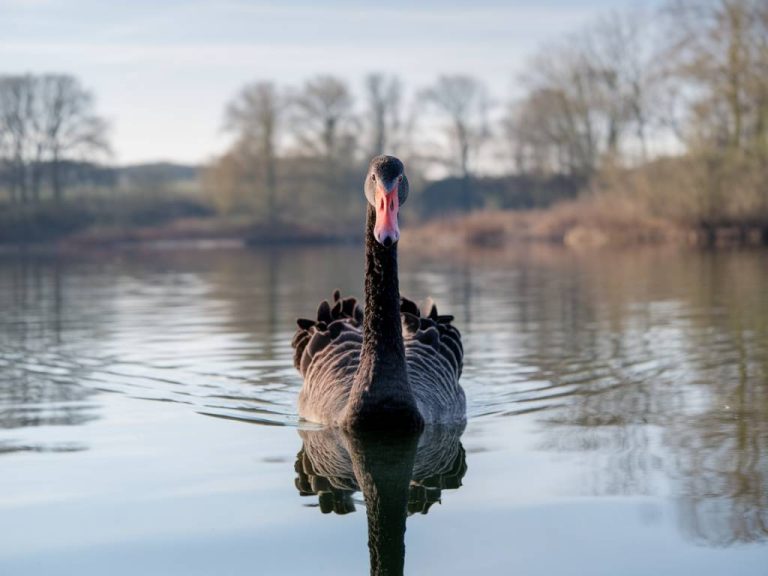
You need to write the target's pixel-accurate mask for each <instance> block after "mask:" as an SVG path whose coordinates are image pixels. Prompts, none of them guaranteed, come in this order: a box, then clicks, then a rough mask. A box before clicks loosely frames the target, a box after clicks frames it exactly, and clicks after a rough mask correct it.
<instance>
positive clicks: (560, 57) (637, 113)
mask: <svg viewBox="0 0 768 576" xmlns="http://www.w3.org/2000/svg"><path fill="white" fill-rule="evenodd" d="M641 22H642V18H641V17H640V16H639V15H636V14H632V15H629V14H624V15H621V14H616V13H614V14H611V15H609V16H606V17H604V18H601V19H599V20H597V21H596V22H595V23H593V24H591V25H589V26H588V27H586V28H584V29H582V30H581V31H579V32H578V33H576V34H574V35H572V36H570V37H569V38H568V40H567V42H561V43H557V44H555V45H553V46H548V47H547V48H546V49H544V50H542V51H541V52H540V53H539V54H538V55H537V56H536V57H535V58H534V59H533V60H532V61H531V63H530V64H529V66H528V70H527V72H526V74H525V75H524V77H523V83H524V85H527V87H528V93H527V94H526V96H525V97H524V98H523V99H522V100H521V101H519V102H517V103H515V104H514V105H513V106H511V107H510V112H509V114H508V116H507V118H506V119H505V122H504V125H505V127H506V131H507V136H508V138H509V139H510V141H511V142H512V145H513V146H512V147H513V154H514V156H515V158H516V159H517V162H518V169H523V170H525V169H528V168H532V169H533V170H534V171H544V172H548V171H556V172H562V173H568V174H573V175H579V176H589V175H591V174H592V173H593V172H594V171H595V170H596V169H597V168H598V165H599V164H600V162H601V160H602V159H604V158H610V159H611V160H613V161H616V160H627V159H628V157H629V155H628V148H630V145H631V147H632V148H634V149H636V150H639V154H638V156H639V157H640V159H641V160H644V159H645V158H646V157H647V149H646V143H647V139H648V128H649V124H650V112H649V105H648V100H649V98H650V94H651V91H652V89H653V86H654V82H655V75H657V74H658V73H657V71H656V70H655V68H654V66H653V65H652V58H651V56H650V51H649V50H648V45H647V44H648V42H647V40H646V36H645V29H643V28H641Z"/></svg>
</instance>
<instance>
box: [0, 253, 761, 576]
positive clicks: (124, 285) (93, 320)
mask: <svg viewBox="0 0 768 576" xmlns="http://www.w3.org/2000/svg"><path fill="white" fill-rule="evenodd" d="M362 265H363V263H362V250H361V249H359V248H354V247H345V248H323V249H319V248H318V249H304V248H301V249H284V250H274V251H267V250H262V251H259V250H253V251H248V250H240V249H229V250H224V249H207V250H180V249H164V250H152V251H143V252H142V251H131V252H119V253H105V254H92V255H88V256H59V257H56V258H53V257H42V256H28V257H17V256H7V255H6V256H2V257H0V310H1V311H2V315H1V316H0V574H3V575H27V574H36V575H37V574H45V575H58V574H110V575H123V574H126V575H127V574H142V575H154V574H157V575H173V574H184V575H189V574H228V575H229V574H314V575H318V574H364V573H367V572H368V570H369V563H370V561H371V558H370V555H369V548H368V536H369V533H368V530H369V523H368V522H367V519H366V498H367V496H368V494H369V492H371V491H372V490H371V486H370V485H368V486H366V485H363V486H361V485H360V481H359V480H360V475H359V473H360V471H361V470H363V471H364V472H370V474H369V480H368V482H369V483H370V481H371V480H370V479H371V478H372V479H373V480H372V481H373V482H374V483H376V482H379V484H378V485H377V486H378V488H379V490H378V493H379V494H380V496H381V498H382V499H383V500H382V501H380V502H378V503H377V504H376V505H383V508H382V510H383V511H384V512H387V511H389V512H392V511H393V510H394V512H392V514H393V515H394V516H397V514H398V512H397V510H402V509H403V507H404V506H405V508H407V511H408V514H409V515H408V518H407V521H406V522H407V531H406V532H405V539H404V544H405V572H406V573H407V574H413V575H422V574H483V573H489V574H490V573H493V574H526V575H529V574H534V575H538V574H541V575H551V574H591V575H602V574H605V575H615V574H622V575H627V574H637V575H641V574H642V575H646V574H697V575H709V574H717V575H742V574H743V575H746V574H750V575H751V574H754V575H762V576H765V575H766V574H768V253H766V252H760V251H751V252H721V253H711V252H687V251H677V250H672V249H665V250H640V249H636V250H632V251H619V252H602V251H601V252H592V253H587V254H579V253H574V252H568V251H564V250H557V249H554V248H546V247H532V248H528V249H520V250H519V251H515V252H509V253H507V254H505V255H498V254H496V255H493V254H490V255H488V254H487V255H485V256H482V255H475V256H474V257H472V258H462V259H457V260H456V261H446V260H445V259H437V260H428V259H427V260H425V259H422V258H417V257H416V256H414V255H410V254H408V253H403V254H402V255H401V284H402V285H401V291H402V293H403V294H404V295H407V296H410V297H413V298H415V299H417V300H420V299H422V298H424V297H426V296H427V295H432V296H433V297H434V298H435V300H436V301H437V303H438V306H439V308H440V311H441V312H443V313H451V314H454V315H455V316H456V321H455V322H456V325H457V326H458V327H459V328H460V329H461V331H462V333H463V336H464V343H465V369H464V374H463V376H462V384H463V386H464V388H465V390H466V393H467V400H468V413H469V414H468V416H469V418H468V422H467V426H466V429H464V430H463V431H462V430H452V431H432V432H430V434H425V436H423V437H422V438H421V439H420V440H419V444H418V446H416V445H412V446H405V447H403V446H395V447H392V446H388V445H384V446H381V445H376V444H375V443H374V444H373V445H368V444H362V445H361V444H357V443H355V442H350V441H349V440H348V439H344V438H339V437H337V436H334V435H333V433H332V432H328V431H322V430H317V429H316V427H312V426H306V425H305V424H301V423H300V422H299V420H298V417H297V414H296V400H297V395H298V391H299V388H300V386H301V380H300V378H299V377H298V374H297V373H296V371H295V370H294V368H293V365H292V356H291V348H290V341H291V337H292V335H293V331H294V326H295V324H294V320H295V318H296V317H298V316H311V315H312V314H313V313H314V311H315V309H316V307H317V304H318V303H319V301H320V300H321V299H323V298H327V297H329V296H330V294H331V292H332V290H333V289H334V288H337V287H339V288H341V289H342V291H343V292H344V293H352V294H355V295H358V296H360V295H361V294H362V280H363V279H362V276H361V270H362ZM329 455H330V456H329ZM355 474H358V475H357V476H356V475H355ZM364 484H365V483H364ZM360 488H362V489H363V492H364V493H361V492H359V491H357V490H358V489H360ZM374 491H375V490H374ZM398 499H399V500H398ZM406 501H407V506H406ZM371 502H372V501H371ZM371 502H369V503H368V504H369V506H370V505H371ZM392 502H395V504H396V505H391V503H392ZM387 506H389V508H387ZM381 517H382V518H384V520H382V523H381V525H380V526H378V527H376V526H374V527H373V528H374V531H375V530H378V531H379V532H377V534H378V537H379V538H380V541H378V542H379V543H378V544H376V545H377V546H380V547H381V548H377V550H378V552H380V553H381V554H382V555H383V557H385V561H386V558H390V560H392V558H393V557H396V556H397V555H398V554H399V555H402V535H401V534H400V535H398V534H397V533H396V532H397V531H396V530H394V529H393V528H391V525H390V524H387V522H390V523H392V525H394V524H397V521H398V519H397V518H392V517H390V516H388V515H387V514H386V513H385V514H383V516H381ZM377 518H378V516H377ZM398 540H400V541H401V542H400V543H399V544H398ZM392 561H394V562H396V561H397V558H394V560H392Z"/></svg>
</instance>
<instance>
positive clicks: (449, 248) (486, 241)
mask: <svg viewBox="0 0 768 576" xmlns="http://www.w3.org/2000/svg"><path fill="white" fill-rule="evenodd" d="M70 212H72V210H69V211H68V212H67V215H68V216H67V217H68V218H70V220H74V219H75V218H74V217H73V216H72V215H71V214H70ZM72 228H73V229H71V230H70V229H68V228H67V227H65V226H59V225H51V227H50V228H48V222H47V221H41V222H36V228H35V230H36V234H35V235H33V236H31V237H30V240H28V241H22V240H24V239H25V236H24V235H23V234H19V235H18V236H17V237H16V238H14V237H13V236H8V237H5V238H2V240H3V241H2V242H0V251H4V252H8V251H14V250H16V249H18V247H26V248H29V247H33V248H35V249H39V250H43V251H49V250H56V251H58V250H61V251H68V252H69V251H77V250H93V249H97V250H102V249H112V248H119V247H125V246H131V245H156V244H159V245H169V244H179V243H187V244H195V243H197V244H209V243H216V244H230V245H251V246H269V245H296V244H339V243H354V242H358V243H359V242H362V226H361V227H360V228H359V229H354V228H353V229H351V230H350V226H349V225H346V226H341V225H340V226H338V227H337V228H333V227H329V226H323V227H320V226H318V227H312V226H311V225H307V224H304V223H299V222H290V223H289V222H283V223H279V224H273V225H264V224H254V223H253V222H252V221H251V220H249V219H247V218H223V217H219V216H216V215H204V216H186V217H179V218H170V219H167V220H165V221H162V222H158V223H156V224H153V225H145V226H139V225H136V224H135V223H120V224H111V223H106V224H105V223H93V224H88V223H87V222H85V223H82V224H81V225H79V226H73V227H72ZM402 229H403V236H402V240H401V244H402V245H403V247H406V248H407V249H409V250H415V251H419V252H430V253H435V254H443V253H454V252H456V251H458V250H477V249H503V248H505V247H507V246H511V245H515V244H522V243H525V244H530V243H545V244H550V245H562V246H566V247H569V248H578V249H590V248H599V247H603V246H634V245H648V244H670V245H690V246H706V247H729V246H756V245H765V244H768V226H760V225H745V224H740V225H729V224H728V223H721V224H718V225H703V224H698V225H693V224H685V223H681V222H675V221H672V220H669V219H665V218H662V217H658V216H653V215H651V214H649V213H647V212H645V211H644V210H642V209H639V208H638V206H637V205H636V204H634V203H631V202H629V201H627V200H625V199H622V198H610V197H602V198H599V199H596V198H590V197H586V198H580V199H577V200H574V201H565V202H560V203H558V204H555V205H554V206H552V207H550V208H547V209H542V210H529V211H511V210H509V211H507V210H481V211H476V212H472V213H470V214H459V215H454V216H449V217H445V218H441V219H433V220H428V221H425V222H413V221H411V220H410V219H409V218H408V215H407V214H406V217H405V218H404V222H403V223H402ZM20 230H23V229H21V228H20Z"/></svg>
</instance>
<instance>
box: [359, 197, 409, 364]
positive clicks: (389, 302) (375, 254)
mask: <svg viewBox="0 0 768 576" xmlns="http://www.w3.org/2000/svg"><path fill="white" fill-rule="evenodd" d="M375 223H376V211H375V209H374V207H373V206H370V205H369V206H368V217H367V219H366V226H365V228H366V229H365V320H364V325H363V356H367V357H369V358H372V359H374V360H375V366H376V367H377V368H378V369H382V368H385V367H386V368H387V370H389V371H391V372H392V375H393V376H395V375H397V376H406V373H405V347H404V346H403V331H402V326H401V323H400V286H399V281H398V278H397V244H395V245H393V246H389V247H386V246H382V245H381V244H380V243H379V242H377V241H376V239H375V238H374V237H373V228H374V225H375Z"/></svg>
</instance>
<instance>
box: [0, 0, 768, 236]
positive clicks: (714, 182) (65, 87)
mask: <svg viewBox="0 0 768 576" xmlns="http://www.w3.org/2000/svg"><path fill="white" fill-rule="evenodd" d="M223 127H224V129H225V130H226V131H227V132H228V133H229V134H231V136H232V139H231V144H230V145H229V147H228V148H227V150H226V151H225V152H224V153H222V154H221V155H220V156H218V157H216V158H215V159H213V160H212V161H211V162H210V163H208V165H207V166H205V167H204V170H203V171H202V177H201V188H202V190H203V191H204V200H203V202H205V203H208V205H213V206H214V207H215V208H216V209H217V210H218V212H219V213H221V214H225V215H234V216H245V217H247V218H248V219H250V220H253V221H256V222H259V223H261V224H264V225H270V226H276V225H278V224H280V223H284V222H289V221H291V220H297V221H298V220H301V219H303V218H304V215H306V214H308V213H311V214H312V219H313V221H314V222H316V223H318V224H319V225H323V226H325V225H327V224H328V223H331V222H334V223H339V224H341V225H344V226H346V225H350V226H352V225H355V224H356V223H358V221H359V213H360V203H361V202H362V195H361V194H359V189H360V174H361V173H362V171H363V170H364V166H365V163H366V162H367V160H368V159H369V158H370V157H371V156H373V155H376V154H379V153H382V152H386V153H391V154H396V155H398V156H400V157H402V158H403V159H404V160H405V161H406V163H407V165H408V168H409V176H410V178H411V180H412V181H413V184H414V185H413V186H412V189H413V191H414V194H413V196H412V199H411V201H412V202H413V204H414V205H416V206H417V207H419V208H420V209H419V210H418V211H409V213H411V214H414V213H421V214H422V215H429V214H436V213H445V212H450V211H468V210H472V209H474V208H478V207H481V208H490V209H494V208H530V207H537V206H543V205H548V204H550V203H552V202H555V201H557V200H559V199H563V198H571V197H573V196H575V195H577V194H579V193H580V194H585V195H589V194H592V195H599V194H610V195H614V196H623V197H626V198H627V199H628V201H630V202H632V203H633V205H635V206H637V209H638V210H640V211H645V212H648V213H649V214H651V215H653V216H661V217H666V218H669V219H673V220H679V221H683V222H685V223H688V224H695V225H700V226H718V225H723V224H726V225H727V224H729V223H734V222H735V223H749V224H758V225H763V224H765V223H766V222H768V187H767V186H765V182H766V181H768V4H766V2H765V0H667V2H665V3H664V4H663V5H662V7H661V8H660V9H658V10H656V11H654V12H642V11H636V10H635V11H629V12H615V13H609V14H606V15H604V16H602V17H600V18H598V19H597V20H595V21H593V22H591V23H588V24H587V25H586V26H583V27H582V28H580V29H577V30H574V31H573V32H571V33H570V34H567V35H566V36H564V37H562V38H558V39H554V40H553V41H552V42H550V43H548V44H546V45H544V46H542V47H541V48H540V50H539V51H538V53H536V54H534V55H532V56H531V58H530V59H529V60H528V62H527V64H526V65H525V66H524V69H523V70H522V72H521V73H520V74H519V76H518V77H517V78H516V82H515V84H514V89H513V91H512V93H511V94H509V95H507V97H506V98H502V99H498V97H496V98H494V97H492V96H491V94H490V91H489V89H488V87H487V85H486V84H485V82H484V81H483V80H482V79H480V78H476V77H473V76H471V75H461V74H453V75H451V74H448V75H442V76H438V77H436V78H434V79H433V80H432V81H431V82H430V83H428V84H427V85H424V86H416V87H407V86H406V85H405V84H404V82H403V81H402V79H400V78H399V77H397V76H396V75H393V74H383V73H372V74H370V75H368V76H367V77H365V78H364V79H361V82H360V83H359V85H352V84H350V83H349V82H348V81H346V80H344V79H342V78H339V77H335V76H332V75H318V76H315V77H313V78H309V79H307V80H306V81H305V82H303V83H302V84H300V85H296V86H283V85H280V84H278V83H276V82H274V81H271V80H269V79H261V80H256V81H254V82H251V83H249V84H247V85H245V86H243V88H242V89H241V90H240V91H239V92H238V93H237V94H235V95H234V96H233V98H232V99H231V101H230V102H229V103H228V105H227V106H226V108H225V110H224V114H223ZM109 149H110V147H109V139H108V130H107V123H106V122H105V120H104V119H103V118H101V117H100V116H99V115H98V114H97V113H96V111H95V106H94V100H93V95H92V94H91V93H90V91H88V90H87V89H86V88H85V87H84V86H83V85H82V84H81V83H80V81H79V80H78V79H76V78H74V77H72V76H69V75H64V74H44V75H31V74H27V75H0V194H2V195H3V196H4V197H5V198H6V200H7V202H10V203H11V205H14V206H28V205H37V204H41V203H43V204H44V203H46V202H47V201H49V200H52V201H54V202H53V203H54V204H55V203H56V202H59V203H60V202H61V201H62V200H63V199H65V197H66V196H67V192H68V191H69V190H71V189H72V188H74V187H75V185H77V184H82V182H83V181H84V180H87V179H88V178H91V179H92V180H93V181H94V182H96V181H97V180H96V178H97V176H96V175H97V174H98V166H99V164H100V163H104V162H105V161H106V160H108V158H109ZM100 178H101V180H98V182H100V184H99V185H104V184H103V183H104V175H103V170H102V175H101V176H100ZM107 180H108V178H107ZM149 196H150V195H147V197H148V198H149Z"/></svg>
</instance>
